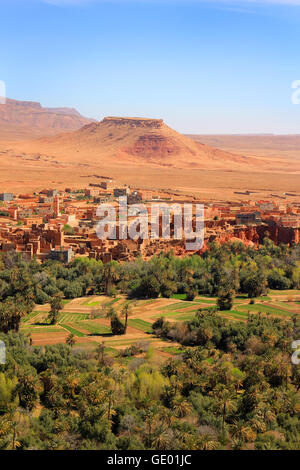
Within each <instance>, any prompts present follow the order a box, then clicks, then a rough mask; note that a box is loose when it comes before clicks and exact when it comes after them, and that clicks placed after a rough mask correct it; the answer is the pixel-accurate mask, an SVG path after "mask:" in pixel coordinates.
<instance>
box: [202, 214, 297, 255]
mask: <svg viewBox="0 0 300 470" xmlns="http://www.w3.org/2000/svg"><path fill="white" fill-rule="evenodd" d="M212 232H213V233H212ZM266 236H268V237H269V238H271V240H273V242H274V243H275V244H276V245H278V244H280V243H284V244H287V245H294V244H297V243H300V229H299V228H292V227H282V226H280V225H279V224H278V223H277V222H275V221H273V220H265V221H264V223H263V224H259V225H251V226H243V227H242V226H235V225H231V226H230V225H228V224H225V222H224V221H222V220H221V221H216V222H210V223H209V224H208V227H207V232H206V237H205V244H204V250H205V249H207V246H208V243H209V242H210V243H211V242H212V241H217V242H218V243H220V244H223V243H228V242H230V241H241V242H242V243H244V245H245V246H258V245H260V244H262V243H263V241H264V238H265V237H266Z"/></svg>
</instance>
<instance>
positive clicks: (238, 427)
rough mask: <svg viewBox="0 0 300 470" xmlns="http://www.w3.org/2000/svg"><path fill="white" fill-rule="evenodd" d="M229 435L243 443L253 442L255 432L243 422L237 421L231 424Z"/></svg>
mask: <svg viewBox="0 0 300 470" xmlns="http://www.w3.org/2000/svg"><path fill="white" fill-rule="evenodd" d="M231 435H232V437H233V438H235V439H238V440H239V441H243V442H253V441H255V438H256V432H255V431H254V430H253V429H252V427H251V426H249V425H248V424H245V423H244V422H243V421H237V422H235V423H234V424H232V426H231Z"/></svg>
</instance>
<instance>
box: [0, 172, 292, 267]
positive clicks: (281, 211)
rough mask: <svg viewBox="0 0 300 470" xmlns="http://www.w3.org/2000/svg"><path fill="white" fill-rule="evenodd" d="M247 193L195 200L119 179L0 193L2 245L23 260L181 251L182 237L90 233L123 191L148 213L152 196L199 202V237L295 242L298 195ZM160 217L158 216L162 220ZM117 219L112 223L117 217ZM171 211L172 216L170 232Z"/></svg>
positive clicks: (154, 199)
mask: <svg viewBox="0 0 300 470" xmlns="http://www.w3.org/2000/svg"><path fill="white" fill-rule="evenodd" d="M242 194H243V196H245V195H246V196H249V197H252V196H253V200H250V199H249V200H243V201H240V202H239V201H232V202H230V201H215V202H213V201H200V200H196V198H195V197H188V196H186V195H184V194H180V193H179V192H177V193H174V194H172V193H169V192H167V191H163V190H162V191H155V192H154V191H150V190H141V189H138V188H131V187H129V186H126V185H121V184H119V183H118V182H116V181H114V180H112V179H103V180H102V181H101V182H100V183H97V184H96V183H91V184H90V185H89V186H88V187H87V188H84V189H76V190H75V189H71V188H65V190H57V189H44V190H42V191H40V192H38V193H32V194H12V193H8V192H3V193H1V194H0V251H1V252H7V251H11V250H13V251H17V252H19V253H21V254H22V256H23V257H24V258H25V259H27V260H30V259H33V258H36V259H37V260H40V261H43V260H45V259H47V258H50V259H57V260H61V261H63V262H70V261H71V260H72V259H73V258H74V257H80V256H83V257H89V258H94V259H97V260H99V259H100V260H101V261H103V262H104V263H106V262H109V261H111V260H118V261H128V260H132V259H134V258H136V257H137V256H141V257H142V258H143V259H147V258H151V256H153V255H155V254H158V253H161V252H168V251H170V249H172V250H174V252H175V253H176V255H178V256H181V255H186V254H187V252H186V248H185V244H184V240H177V239H174V238H172V236H171V237H170V239H163V238H162V237H161V238H159V239H151V237H149V239H146V240H145V239H143V240H142V239H138V240H136V241H134V240H118V239H116V240H100V239H99V238H98V236H97V233H96V226H97V223H98V222H99V217H97V208H98V206H99V205H100V204H102V203H110V204H113V205H114V206H115V207H116V210H118V208H117V207H118V198H119V197H121V196H126V197H127V201H128V205H132V204H139V203H144V204H145V205H146V207H147V209H148V211H149V212H150V208H151V204H152V203H167V204H169V205H170V207H171V206H172V205H173V204H175V203H176V204H180V205H183V204H185V203H190V204H203V205H204V218H205V240H204V245H203V247H202V249H201V252H203V251H205V250H206V249H207V245H208V243H211V242H212V241H217V242H219V243H221V244H222V243H226V242H228V241H241V242H242V243H244V244H245V245H247V246H255V245H256V246H258V245H259V244H260V243H262V242H263V239H264V238H265V237H266V236H268V237H269V238H271V239H272V240H273V241H274V242H275V243H276V244H280V243H287V244H290V245H292V244H296V243H299V241H300V196H299V197H298V196H297V195H296V194H294V193H284V194H283V195H277V194H272V195H270V197H269V198H268V199H267V200H266V199H259V196H260V195H259V194H258V193H256V194H255V195H252V193H251V192H250V191H247V192H245V193H241V195H242ZM160 222H161V220H160ZM117 224H118V222H117ZM173 225H174V215H173V217H172V216H171V233H172V227H173Z"/></svg>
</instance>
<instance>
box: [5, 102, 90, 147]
mask: <svg viewBox="0 0 300 470" xmlns="http://www.w3.org/2000/svg"><path fill="white" fill-rule="evenodd" d="M90 122H91V120H90V119H87V118H84V117H83V116H81V114H79V113H78V112H77V111H76V109H72V108H43V107H42V106H41V104H40V103H35V102H33V101H17V100H11V99H7V100H6V104H4V105H1V106H0V138H1V139H3V140H4V139H7V140H19V139H26V138H33V137H38V136H50V135H54V134H58V133H59V132H63V131H75V130H78V129H80V128H81V127H82V126H85V125H86V124H88V123H90Z"/></svg>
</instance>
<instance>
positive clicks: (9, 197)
mask: <svg viewBox="0 0 300 470" xmlns="http://www.w3.org/2000/svg"><path fill="white" fill-rule="evenodd" d="M13 198H14V195H13V194H12V193H1V194H0V201H4V202H8V201H12V200H13Z"/></svg>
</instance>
